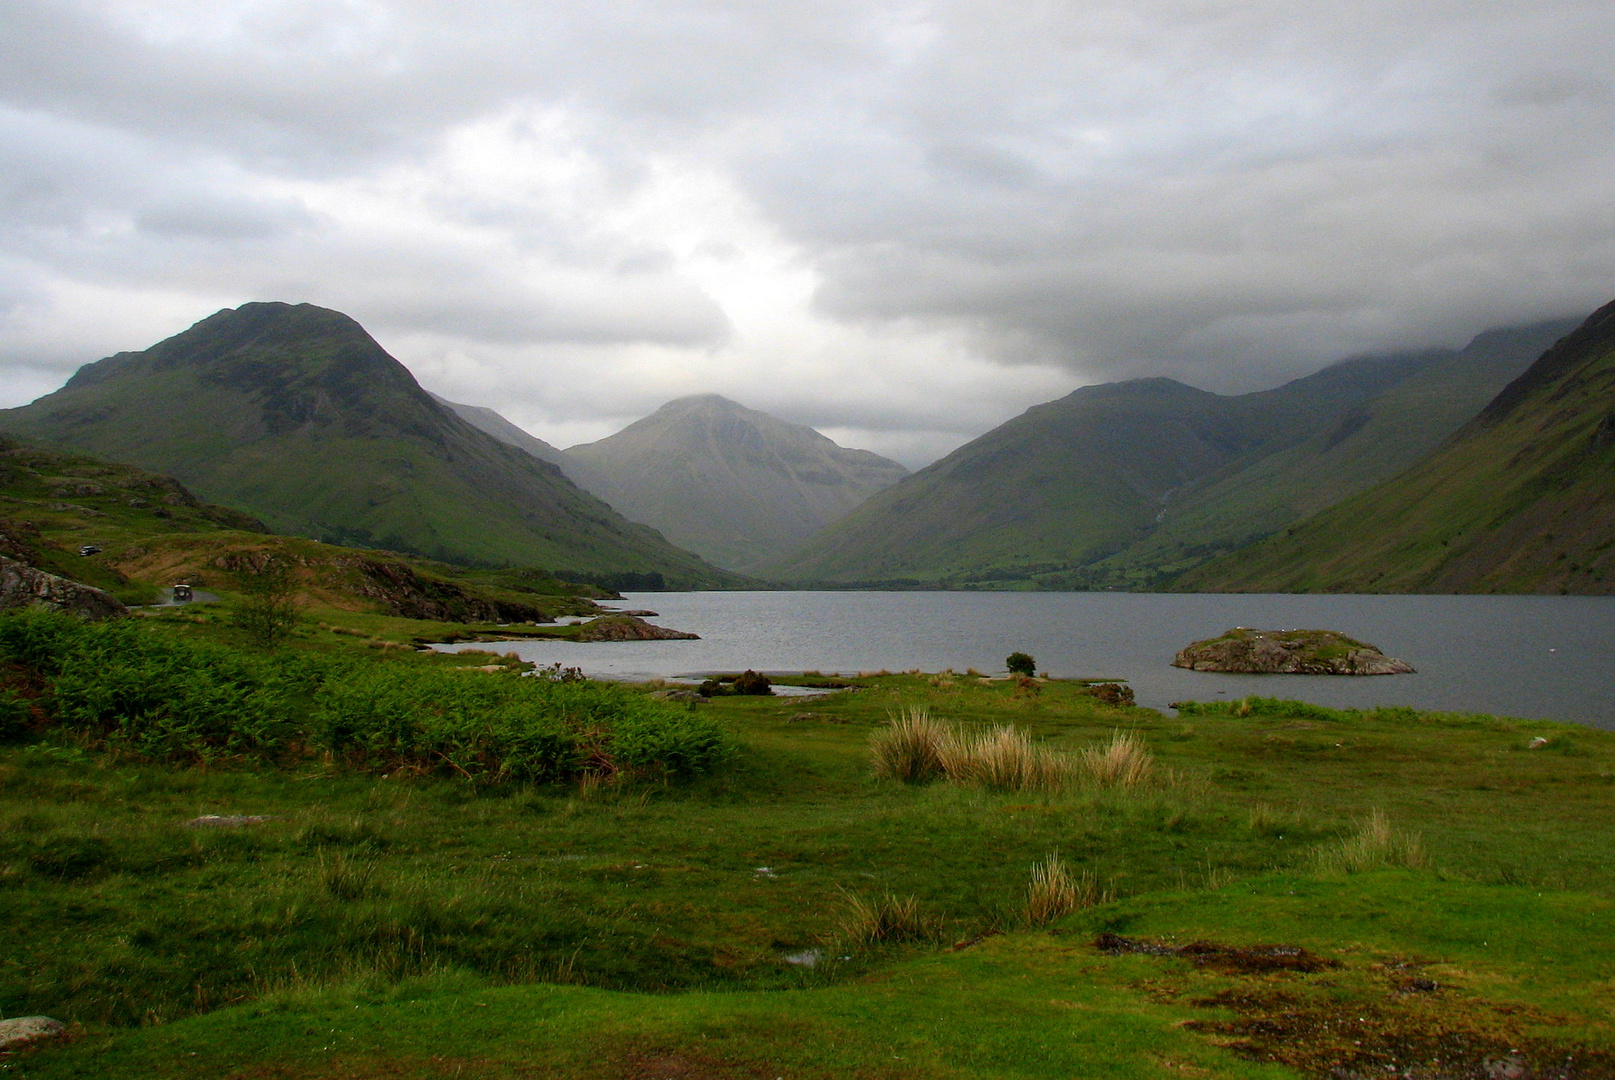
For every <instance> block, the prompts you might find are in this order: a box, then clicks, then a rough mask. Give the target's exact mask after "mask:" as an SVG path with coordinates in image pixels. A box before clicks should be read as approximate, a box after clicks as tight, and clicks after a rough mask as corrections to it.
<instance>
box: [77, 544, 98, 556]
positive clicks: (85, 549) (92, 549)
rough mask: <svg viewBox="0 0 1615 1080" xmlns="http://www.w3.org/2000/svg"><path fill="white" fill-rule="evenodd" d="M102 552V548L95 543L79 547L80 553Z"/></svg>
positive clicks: (95, 553) (92, 553)
mask: <svg viewBox="0 0 1615 1080" xmlns="http://www.w3.org/2000/svg"><path fill="white" fill-rule="evenodd" d="M100 553H101V549H100V548H98V547H96V546H95V545H94V544H85V545H84V546H83V547H81V548H79V554H80V555H99V554H100Z"/></svg>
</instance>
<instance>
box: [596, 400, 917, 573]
mask: <svg viewBox="0 0 1615 1080" xmlns="http://www.w3.org/2000/svg"><path fill="white" fill-rule="evenodd" d="M566 458H567V464H566V465H565V466H564V467H565V468H566V469H567V471H568V472H569V473H570V474H571V475H573V476H574V477H576V478H577V480H578V483H580V484H582V485H583V486H585V487H587V488H588V489H589V490H590V491H593V492H594V493H595V494H596V495H598V496H600V497H601V498H602V499H604V500H605V501H606V502H608V503H610V504H611V505H612V506H614V507H616V508H617V509H618V510H619V511H621V512H622V513H623V515H624V516H626V517H628V518H630V519H632V520H634V521H641V522H644V523H645V524H647V525H651V526H653V527H655V528H656V529H659V530H660V531H661V532H662V533H663V534H664V535H665V536H667V538H668V539H669V540H672V541H673V542H674V543H676V544H678V545H680V546H681V547H685V548H688V549H689V550H691V551H694V552H696V553H698V554H700V555H702V556H704V557H706V558H707V559H709V560H711V561H712V562H714V563H716V564H717V565H719V566H724V567H729V568H731V569H734V570H739V571H749V569H750V568H751V567H753V566H756V565H758V564H759V563H760V562H763V561H764V560H767V559H769V558H772V557H777V556H778V555H779V554H780V553H781V552H783V551H785V550H787V549H788V548H791V547H794V546H796V545H797V544H800V543H801V542H802V541H803V540H806V539H807V538H808V537H809V536H811V535H813V534H814V533H815V532H817V531H818V530H819V529H821V528H822V527H824V526H825V525H826V524H828V523H830V522H832V521H834V520H836V519H837V518H839V517H841V516H842V515H843V514H845V513H846V512H847V511H849V510H851V509H852V508H853V507H855V506H857V505H858V504H859V503H861V502H863V501H864V500H865V499H867V498H868V497H869V496H870V495H872V494H874V493H875V492H877V491H880V490H881V489H882V488H885V487H888V486H890V485H891V484H893V483H895V482H896V481H897V480H899V479H901V478H902V477H903V476H905V475H907V473H908V470H907V469H905V468H904V467H903V466H902V465H899V464H898V463H897V462H895V461H891V460H889V459H887V458H883V457H881V456H880V455H878V454H872V453H870V452H869V451H867V450H849V449H846V448H845V447H841V446H838V445H836V443H834V442H833V441H831V440H830V439H828V438H826V437H825V436H823V435H821V434H819V433H818V432H817V431H814V430H813V429H812V428H810V427H807V426H805V425H802V424H791V423H787V422H785V421H784V420H779V419H777V418H775V417H772V416H769V415H768V414H767V413H761V412H757V411H756V410H754V409H748V408H745V407H743V406H741V405H737V404H735V403H734V402H733V401H730V400H728V399H727V398H723V397H720V396H718V395H717V394H701V395H697V396H694V397H685V398H679V399H677V400H675V401H670V402H668V403H667V404H666V405H664V406H662V407H661V408H660V409H658V410H656V412H654V413H652V414H651V415H650V416H647V417H645V418H644V419H643V420H640V421H638V422H636V423H634V424H630V425H629V426H628V427H626V428H624V429H623V430H622V431H619V432H617V434H615V435H612V436H610V437H609V438H605V439H601V440H600V441H599V442H593V443H586V444H584V445H582V446H573V447H570V448H568V449H567V450H566Z"/></svg>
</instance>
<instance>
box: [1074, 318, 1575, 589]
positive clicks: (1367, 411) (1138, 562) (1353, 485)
mask: <svg viewBox="0 0 1615 1080" xmlns="http://www.w3.org/2000/svg"><path fill="white" fill-rule="evenodd" d="M1579 321H1580V320H1578V319H1554V320H1550V321H1547V322H1542V323H1535V324H1531V325H1528V326H1517V327H1509V328H1506V329H1499V330H1489V331H1487V332H1485V333H1483V334H1480V335H1478V336H1476V337H1475V338H1474V339H1473V340H1472V341H1470V342H1469V344H1468V345H1466V346H1464V347H1463V348H1462V349H1460V350H1457V351H1456V352H1440V351H1437V352H1432V353H1430V354H1428V355H1429V356H1431V357H1432V359H1431V360H1430V361H1429V362H1428V363H1426V364H1424V365H1423V366H1422V367H1420V368H1419V369H1418V370H1416V371H1414V372H1413V373H1412V374H1410V375H1409V376H1408V377H1407V378H1406V379H1403V380H1402V381H1400V382H1397V383H1395V384H1393V385H1391V386H1390V387H1388V388H1386V389H1385V390H1384V391H1382V392H1381V393H1378V394H1376V395H1374V396H1372V397H1369V398H1367V399H1365V400H1363V401H1362V402H1361V403H1359V404H1357V405H1355V406H1353V407H1351V408H1350V409H1348V410H1347V411H1346V412H1345V413H1344V414H1342V415H1341V416H1340V417H1339V419H1338V420H1337V421H1335V422H1332V423H1330V424H1328V425H1325V426H1323V427H1320V428H1319V429H1318V430H1316V431H1314V432H1313V433H1311V435H1309V437H1307V438H1306V439H1304V440H1303V441H1301V442H1300V443H1297V444H1296V445H1294V446H1290V447H1286V448H1284V449H1282V450H1279V451H1277V452H1275V453H1272V454H1268V455H1265V456H1262V457H1261V458H1259V459H1257V460H1255V461H1253V462H1244V461H1241V462H1240V463H1238V465H1237V466H1235V467H1234V468H1231V469H1225V470H1222V471H1220V472H1218V473H1215V474H1213V475H1211V476H1209V477H1207V478H1205V479H1204V480H1201V481H1199V482H1197V483H1196V484H1194V485H1192V486H1191V487H1190V488H1188V489H1187V490H1185V491H1184V492H1183V493H1182V494H1181V495H1179V496H1177V497H1175V498H1174V499H1173V500H1172V502H1171V504H1170V505H1169V506H1167V507H1166V508H1164V510H1163V512H1162V515H1161V520H1160V522H1159V524H1158V526H1157V527H1156V528H1155V530H1154V531H1152V532H1151V533H1150V535H1149V536H1147V537H1146V538H1144V539H1143V540H1141V541H1139V542H1138V543H1136V544H1133V545H1131V546H1129V547H1128V548H1127V549H1126V550H1124V551H1123V552H1121V553H1119V554H1118V555H1117V556H1115V557H1114V558H1111V559H1106V560H1102V561H1100V562H1099V563H1096V564H1094V565H1093V566H1092V567H1090V568H1089V570H1088V572H1089V574H1090V575H1092V577H1093V579H1094V581H1095V583H1097V584H1113V585H1124V586H1132V587H1137V586H1140V585H1149V584H1155V583H1158V582H1160V580H1161V579H1162V578H1163V577H1167V576H1169V575H1172V574H1174V573H1175V572H1178V571H1181V570H1184V569H1187V568H1189V567H1193V566H1196V565H1198V564H1200V563H1202V562H1206V561H1208V560H1209V559H1211V558H1213V557H1215V556H1217V555H1220V554H1223V553H1226V552H1230V551H1235V550H1238V549H1239V548H1242V547H1244V546H1246V545H1247V544H1250V543H1254V542H1255V541H1257V540H1260V539H1262V538H1264V537H1266V536H1269V535H1271V534H1273V533H1275V532H1277V531H1279V530H1280V529H1283V528H1286V527H1288V526H1290V525H1293V524H1294V523H1295V522H1297V521H1301V520H1303V519H1305V518H1308V517H1311V516H1312V515H1313V514H1315V513H1317V512H1318V511H1319V510H1322V509H1324V508H1325V507H1328V506H1332V505H1334V504H1335V503H1337V502H1339V501H1340V500H1341V499H1344V498H1346V497H1347V496H1349V495H1352V494H1354V493H1355V492H1358V491H1361V490H1363V489H1365V488H1368V487H1372V486H1373V485H1375V484H1377V483H1380V482H1381V481H1384V480H1388V479H1390V478H1391V477H1392V476H1395V475H1396V474H1397V473H1399V472H1401V471H1402V470H1404V469H1406V468H1408V467H1410V466H1412V465H1413V464H1415V463H1416V462H1418V461H1419V460H1420V459H1422V458H1423V457H1424V456H1425V455H1426V454H1428V453H1430V452H1431V451H1432V450H1434V449H1435V448H1436V447H1437V446H1439V445H1440V444H1441V442H1442V441H1443V440H1445V439H1446V438H1448V437H1449V436H1451V435H1452V433H1453V432H1455V431H1457V430H1458V429H1459V428H1460V427H1462V426H1463V425H1464V424H1465V423H1466V422H1467V421H1468V420H1470V419H1471V418H1473V417H1474V416H1475V414H1476V413H1478V412H1480V410H1481V408H1482V407H1483V406H1485V404H1486V403H1487V402H1488V401H1490V400H1491V399H1492V398H1493V397H1494V396H1495V395H1496V394H1497V393H1498V391H1500V390H1502V388H1503V387H1504V386H1506V385H1508V383H1509V381H1510V380H1512V379H1514V378H1515V377H1516V376H1518V375H1519V374H1520V373H1522V372H1523V371H1524V370H1525V369H1526V368H1527V367H1529V366H1530V364H1531V362H1532V361H1533V360H1535V359H1536V358H1537V357H1538V356H1541V355H1542V353H1543V351H1544V350H1546V349H1547V348H1548V347H1549V346H1551V345H1552V344H1553V343H1554V342H1555V341H1558V340H1559V339H1560V338H1561V337H1563V336H1564V335H1566V334H1568V333H1570V331H1572V330H1574V329H1575V328H1576V325H1577V323H1578V322H1579Z"/></svg>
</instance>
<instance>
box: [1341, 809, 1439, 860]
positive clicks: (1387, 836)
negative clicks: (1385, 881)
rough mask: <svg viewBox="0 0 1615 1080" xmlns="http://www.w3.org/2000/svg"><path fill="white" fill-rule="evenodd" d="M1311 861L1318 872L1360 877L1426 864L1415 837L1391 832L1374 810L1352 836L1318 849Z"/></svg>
mask: <svg viewBox="0 0 1615 1080" xmlns="http://www.w3.org/2000/svg"><path fill="white" fill-rule="evenodd" d="M1314 861H1315V862H1316V865H1317V868H1318V869H1319V870H1321V871H1323V872H1324V873H1333V874H1362V873H1366V872H1368V871H1370V870H1382V869H1386V868H1388V867H1405V868H1407V869H1410V870H1414V869H1418V868H1420V867H1423V866H1425V865H1427V863H1428V860H1427V858H1426V857H1425V853H1424V845H1423V844H1422V843H1421V842H1420V841H1419V838H1418V837H1417V836H1415V835H1413V834H1411V833H1401V832H1397V831H1396V830H1394V829H1392V828H1391V821H1390V818H1388V817H1386V816H1385V812H1384V811H1383V810H1380V809H1378V808H1377V807H1376V808H1375V809H1374V810H1372V811H1371V812H1370V813H1369V815H1368V817H1367V818H1365V819H1364V820H1363V823H1362V825H1361V826H1360V827H1359V828H1358V830H1357V832H1356V833H1354V834H1353V835H1351V836H1347V837H1343V838H1342V839H1340V840H1339V841H1337V842H1335V843H1333V844H1329V845H1326V846H1325V847H1322V848H1320V849H1319V850H1318V852H1317V853H1316V855H1315V857H1314Z"/></svg>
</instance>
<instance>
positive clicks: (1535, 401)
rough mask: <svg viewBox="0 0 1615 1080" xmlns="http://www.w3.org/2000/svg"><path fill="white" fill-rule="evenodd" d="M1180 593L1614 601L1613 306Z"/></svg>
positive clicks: (1187, 579) (1189, 580)
mask: <svg viewBox="0 0 1615 1080" xmlns="http://www.w3.org/2000/svg"><path fill="white" fill-rule="evenodd" d="M1179 585H1180V587H1184V588H1191V589H1205V590H1214V591H1238V592H1248V591H1285V592H1548V593H1553V592H1559V593H1568V592H1576V593H1581V594H1588V593H1591V594H1606V595H1607V594H1610V593H1615V302H1612V303H1610V304H1607V305H1605V306H1604V307H1602V308H1600V309H1599V310H1598V311H1596V312H1594V313H1593V314H1592V315H1591V316H1589V317H1588V318H1587V319H1586V320H1585V321H1584V322H1583V323H1582V324H1581V325H1580V326H1579V327H1577V328H1576V329H1575V330H1574V331H1573V332H1572V333H1570V334H1569V335H1567V336H1566V337H1564V338H1563V339H1561V340H1560V341H1558V342H1557V343H1556V344H1555V345H1554V346H1553V347H1552V348H1550V349H1549V350H1547V351H1546V352H1545V353H1543V355H1542V356H1541V357H1540V358H1539V359H1538V360H1537V361H1536V362H1535V363H1533V364H1532V365H1531V366H1530V367H1529V368H1527V369H1526V371H1525V372H1523V373H1522V374H1520V375H1519V376H1518V377H1517V378H1515V379H1514V380H1512V381H1511V382H1510V383H1509V384H1508V385H1507V386H1506V387H1504V388H1503V389H1502V390H1501V391H1499V393H1498V394H1497V395H1496V396H1495V397H1494V398H1493V399H1492V401H1491V402H1489V403H1488V404H1487V405H1486V407H1485V408H1484V409H1482V410H1481V411H1480V412H1479V413H1478V414H1477V415H1476V416H1475V417H1474V418H1473V419H1472V420H1470V421H1469V422H1468V423H1467V424H1465V425H1463V426H1462V427H1461V428H1460V429H1459V430H1458V431H1456V432H1455V433H1454V434H1453V435H1452V436H1451V437H1450V438H1449V439H1448V440H1447V441H1446V442H1444V443H1443V444H1442V445H1441V446H1440V447H1439V448H1438V449H1437V450H1436V451H1435V452H1434V453H1432V454H1431V455H1430V456H1428V457H1427V458H1425V459H1424V460H1423V461H1421V462H1419V463H1418V464H1416V465H1415V466H1413V467H1412V468H1410V469H1408V470H1407V471H1406V472H1404V473H1402V474H1400V475H1398V476H1396V477H1395V478H1393V479H1392V480H1390V481H1388V482H1386V483H1383V484H1380V485H1377V486H1375V487H1372V488H1369V489H1367V490H1365V491H1362V492H1360V493H1358V494H1357V495H1355V496H1353V497H1352V498H1350V499H1347V500H1345V501H1343V502H1341V503H1340V504H1338V505H1336V506H1334V507H1331V508H1330V509H1328V510H1325V511H1324V512H1322V513H1320V514H1318V515H1316V516H1314V517H1312V518H1310V519H1308V520H1307V521H1304V522H1302V523H1301V524H1300V525H1298V526H1296V527H1294V528H1291V529H1288V530H1286V531H1285V532H1284V533H1282V534H1280V535H1277V536H1275V537H1273V538H1271V539H1269V540H1267V541H1266V542H1264V543H1262V544H1258V545H1255V546H1253V547H1252V548H1250V549H1249V550H1246V551H1243V552H1236V553H1234V554H1233V555H1229V556H1224V557H1223V558H1220V559H1218V560H1215V561H1213V562H1210V563H1207V564H1206V565H1205V566H1202V567H1199V568H1197V569H1196V570H1194V571H1191V572H1190V573H1189V574H1186V575H1185V576H1184V578H1183V579H1182V580H1181V581H1180V582H1179Z"/></svg>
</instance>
